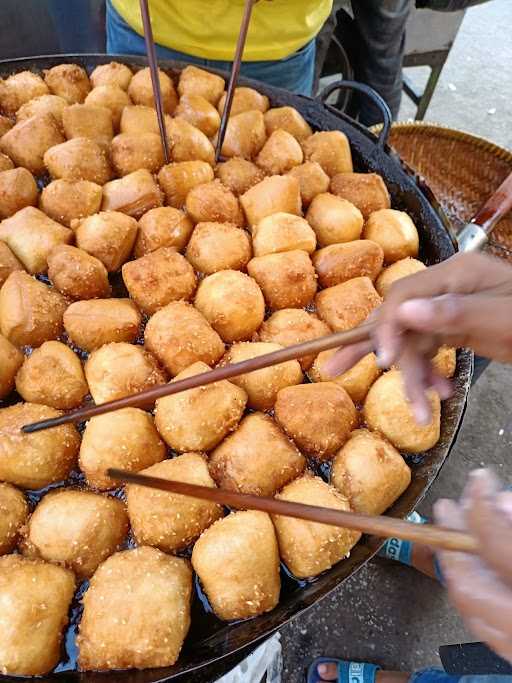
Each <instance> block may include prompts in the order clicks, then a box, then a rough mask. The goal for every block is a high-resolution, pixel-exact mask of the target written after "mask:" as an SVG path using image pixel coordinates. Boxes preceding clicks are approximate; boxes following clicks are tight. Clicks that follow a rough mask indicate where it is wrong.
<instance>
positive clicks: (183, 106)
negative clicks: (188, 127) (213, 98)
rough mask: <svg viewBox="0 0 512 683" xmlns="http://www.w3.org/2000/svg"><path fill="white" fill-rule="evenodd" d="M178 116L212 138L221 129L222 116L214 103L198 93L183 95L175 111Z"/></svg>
mask: <svg viewBox="0 0 512 683" xmlns="http://www.w3.org/2000/svg"><path fill="white" fill-rule="evenodd" d="M174 116H178V117H180V118H182V119H185V121H188V122H189V123H191V124H192V125H193V126H195V127H196V128H199V130H200V131H201V132H202V133H204V134H205V135H206V137H208V138H211V137H213V136H214V135H215V133H216V132H217V131H218V130H219V126H220V116H219V112H218V111H217V110H216V109H215V107H214V106H213V104H211V103H210V102H208V100H207V99H205V98H204V97H202V96H201V95H197V94H192V93H191V94H188V95H183V96H182V97H181V98H180V101H179V103H178V106H177V107H176V110H175V112H174Z"/></svg>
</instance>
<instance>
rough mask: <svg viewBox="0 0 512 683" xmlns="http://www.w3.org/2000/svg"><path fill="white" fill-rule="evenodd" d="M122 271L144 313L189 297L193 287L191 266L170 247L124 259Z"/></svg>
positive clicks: (191, 295)
mask: <svg viewBox="0 0 512 683" xmlns="http://www.w3.org/2000/svg"><path fill="white" fill-rule="evenodd" d="M122 273H123V281H124V284H125V285H126V289H127V290H128V293H129V295H130V297H131V298H132V299H133V300H134V301H135V303H136V304H137V306H138V307H139V308H140V310H141V311H142V312H143V313H147V315H152V314H153V313H156V311H158V310H160V309H161V308H163V307H164V306H166V305H167V304H168V303H170V302H171V301H190V299H192V297H193V296H194V292H195V291H196V286H197V281H196V275H195V273H194V269H193V268H192V266H191V265H190V263H189V262H188V261H187V259H186V258H185V257H184V256H182V255H181V254H178V252H177V251H176V250H175V249H174V248H173V247H162V248H161V249H157V250H156V251H152V252H151V253H150V254H146V255H145V256H141V257H140V258H138V259H135V260H134V261H129V262H128V263H125V264H124V266H123V268H122Z"/></svg>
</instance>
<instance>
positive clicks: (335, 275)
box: [311, 240, 384, 296]
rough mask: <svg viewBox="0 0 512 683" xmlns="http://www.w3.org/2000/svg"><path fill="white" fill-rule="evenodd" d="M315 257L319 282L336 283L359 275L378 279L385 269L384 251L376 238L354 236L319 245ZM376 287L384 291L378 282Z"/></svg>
mask: <svg viewBox="0 0 512 683" xmlns="http://www.w3.org/2000/svg"><path fill="white" fill-rule="evenodd" d="M311 259H312V261H313V265H314V266H315V270H316V272H317V275H318V282H319V284H320V285H321V286H322V287H334V285H340V284H341V283H342V282H347V281H348V280H352V279H353V278H355V277H369V278H370V280H372V281H374V280H375V279H376V278H377V276H378V275H379V273H380V272H381V270H382V264H383V262H384V252H383V251H382V247H381V246H380V245H379V244H377V243H376V242H371V241H370V240H354V241H353V242H345V243H344V244H331V245H329V246H327V247H324V248H323V249H319V250H318V251H317V252H315V253H314V254H313V256H312V257H311ZM376 289H377V291H378V292H379V294H381V292H380V291H379V289H378V286H377V285H376ZM381 296H382V294H381Z"/></svg>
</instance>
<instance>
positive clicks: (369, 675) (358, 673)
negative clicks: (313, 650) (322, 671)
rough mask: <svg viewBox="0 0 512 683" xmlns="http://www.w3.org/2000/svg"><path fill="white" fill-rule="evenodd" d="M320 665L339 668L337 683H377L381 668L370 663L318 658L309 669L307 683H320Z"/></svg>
mask: <svg viewBox="0 0 512 683" xmlns="http://www.w3.org/2000/svg"><path fill="white" fill-rule="evenodd" d="M319 664H336V666H337V667H338V682H337V683H375V677H376V674H377V671H379V669H380V666H377V665H376V664H369V663H368V662H349V661H347V660H344V659H337V658H336V657H317V658H316V659H314V660H313V661H312V662H311V664H310V665H309V667H308V675H307V683H319V682H321V681H322V679H321V678H320V677H319V674H318V670H317V667H318V665H319Z"/></svg>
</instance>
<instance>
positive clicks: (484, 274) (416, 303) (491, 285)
mask: <svg viewBox="0 0 512 683" xmlns="http://www.w3.org/2000/svg"><path fill="white" fill-rule="evenodd" d="M373 318H374V320H375V322H376V328H375V334H374V338H373V339H372V340H371V341H370V342H368V343H363V344H358V345H355V346H352V347H350V346H349V347H345V348H343V349H340V350H339V351H338V352H337V353H336V354H335V355H334V356H333V357H332V358H331V359H330V361H329V362H328V363H326V365H325V366H324V369H325V371H326V372H328V373H329V374H331V375H333V376H335V375H338V374H341V373H343V372H345V371H346V370H347V369H348V368H349V367H351V366H352V365H353V364H354V363H355V362H357V360H359V358H361V357H362V356H363V355H365V354H367V353H369V351H371V350H373V349H375V350H376V351H377V354H378V358H379V364H380V365H381V366H382V367H390V366H391V365H394V364H398V365H399V366H400V369H401V370H402V372H403V375H404V382H405V388H406V392H407V395H408V397H409V399H410V400H411V402H412V404H413V408H414V410H415V415H416V417H417V419H418V421H419V422H427V421H428V420H429V417H430V414H429V402H428V400H427V399H426V395H425V392H426V390H427V389H428V388H429V387H433V388H435V389H436V390H437V391H438V392H439V393H440V395H441V398H445V397H446V396H447V395H448V394H449V391H450V388H449V385H448V383H447V382H446V380H444V379H443V378H440V377H437V376H436V375H435V373H434V371H433V369H432V365H431V362H430V359H431V358H432V356H433V355H435V353H436V351H437V349H438V348H439V347H440V346H441V345H443V344H447V345H449V346H455V347H469V348H472V349H473V350H474V351H475V352H476V353H477V354H479V355H482V356H486V357H488V358H491V359H493V360H498V361H502V362H512V267H511V266H510V265H508V264H507V263H505V262H504V261H501V260H499V259H496V258H492V257H490V256H484V255H482V254H459V255H457V256H454V257H452V258H451V259H448V260H447V261H444V262H443V263H440V264H439V265H436V266H431V267H430V268H427V269H426V270H423V271H421V272H419V273H416V274H415V275H411V276H409V277H405V278H403V279H401V280H398V281H397V282H395V283H394V284H393V285H392V287H391V290H390V292H389V294H388V296H387V297H386V300H385V301H384V303H383V304H382V306H380V307H379V309H378V310H377V311H376V312H375V313H374V316H373Z"/></svg>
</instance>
